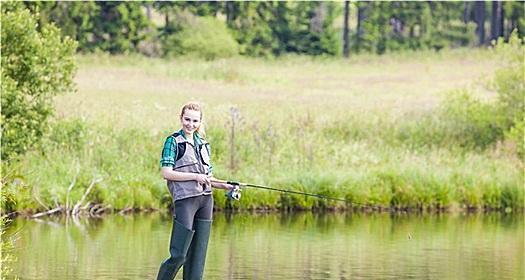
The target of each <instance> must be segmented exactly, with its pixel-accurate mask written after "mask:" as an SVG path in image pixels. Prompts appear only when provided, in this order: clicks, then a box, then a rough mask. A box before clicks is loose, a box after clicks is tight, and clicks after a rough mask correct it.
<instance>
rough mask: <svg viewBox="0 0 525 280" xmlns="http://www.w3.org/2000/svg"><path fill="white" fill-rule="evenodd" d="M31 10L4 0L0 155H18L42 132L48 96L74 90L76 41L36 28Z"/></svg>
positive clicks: (55, 31)
mask: <svg viewBox="0 0 525 280" xmlns="http://www.w3.org/2000/svg"><path fill="white" fill-rule="evenodd" d="M37 27H38V25H37V23H36V19H35V16H34V15H32V14H31V13H30V12H29V10H27V9H22V8H21V7H14V6H12V5H11V3H4V4H2V45H1V52H2V58H1V59H2V97H1V101H2V158H4V159H9V158H10V157H12V156H14V155H16V154H21V153H24V152H25V151H27V150H28V149H30V147H32V146H34V144H35V143H36V142H38V141H39V139H40V138H41V137H42V135H43V134H44V132H45V128H46V122H47V120H48V118H49V116H51V115H52V113H53V105H52V98H53V96H55V95H57V94H61V93H64V92H68V91H70V90H72V89H73V74H74V71H75V62H74V52H75V48H76V43H75V42H74V41H73V40H71V39H70V38H68V37H66V38H62V37H61V36H60V30H59V29H58V28H56V27H55V26H54V25H46V26H43V27H42V28H41V31H38V29H37Z"/></svg>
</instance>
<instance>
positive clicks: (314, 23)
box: [310, 2, 325, 33]
mask: <svg viewBox="0 0 525 280" xmlns="http://www.w3.org/2000/svg"><path fill="white" fill-rule="evenodd" d="M324 18H325V3H324V2H319V6H317V8H316V9H315V10H314V16H313V17H312V19H311V20H310V30H311V31H313V32H316V33H323V22H324Z"/></svg>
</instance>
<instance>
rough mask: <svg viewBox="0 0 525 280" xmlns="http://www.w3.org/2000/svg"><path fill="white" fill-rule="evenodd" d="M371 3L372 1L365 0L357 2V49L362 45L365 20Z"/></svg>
mask: <svg viewBox="0 0 525 280" xmlns="http://www.w3.org/2000/svg"><path fill="white" fill-rule="evenodd" d="M369 5H370V2H368V1H364V2H358V3H357V40H356V41H357V42H356V44H357V50H358V51H359V49H360V47H361V41H362V39H363V35H364V31H365V30H364V27H363V21H365V20H366V12H367V10H368V7H369Z"/></svg>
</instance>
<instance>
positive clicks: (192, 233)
mask: <svg viewBox="0 0 525 280" xmlns="http://www.w3.org/2000/svg"><path fill="white" fill-rule="evenodd" d="M172 137H174V138H175V140H176V143H177V158H176V160H175V167H174V170H176V171H180V172H190V173H199V174H209V166H210V165H209V149H208V147H206V145H207V143H206V142H204V141H201V143H197V141H194V142H195V146H194V145H192V144H191V143H189V142H188V141H186V139H185V138H184V137H183V136H182V135H181V134H180V133H179V134H177V133H176V134H174V135H172ZM181 146H183V147H184V148H182V149H181ZM168 189H169V191H170V193H171V195H172V198H173V201H174V202H175V204H177V201H179V205H178V206H176V207H175V209H177V208H178V207H185V208H188V209H184V210H185V211H186V212H187V211H195V212H196V211H198V210H197V209H201V208H203V206H202V205H198V204H201V203H202V202H200V201H211V203H212V204H211V205H212V206H211V207H209V205H207V206H208V207H207V208H209V210H207V211H210V214H209V217H210V219H201V218H199V217H195V219H194V220H193V224H192V229H189V228H188V227H187V226H188V221H185V222H184V224H183V223H180V222H179V221H177V219H176V217H174V218H173V226H172V230H171V238H170V250H169V251H170V257H169V258H168V259H166V260H165V261H164V262H163V263H162V264H161V266H160V269H159V273H158V275H157V280H172V279H174V278H175V275H176V274H177V272H178V271H179V270H180V268H181V267H182V266H183V265H184V269H183V270H184V271H183V279H185V280H190V279H191V280H193V279H202V277H203V273H204V265H205V261H206V252H207V250H208V240H209V238H210V230H211V223H212V220H211V211H212V210H213V198H212V197H211V185H209V184H208V185H201V184H198V183H197V181H168ZM203 196H210V197H209V198H210V199H211V200H210V199H202V198H203ZM186 205H188V206H186ZM192 207H193V208H192ZM175 214H176V213H175ZM194 214H195V213H194ZM194 214H193V215H194ZM193 215H192V216H193ZM185 224H186V225H185ZM190 225H191V223H190Z"/></svg>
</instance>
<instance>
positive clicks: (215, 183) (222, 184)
mask: <svg viewBox="0 0 525 280" xmlns="http://www.w3.org/2000/svg"><path fill="white" fill-rule="evenodd" d="M211 186H212V187H214V188H217V189H225V190H229V189H230V188H231V185H229V184H226V181H223V180H219V179H217V178H215V177H212V178H211Z"/></svg>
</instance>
